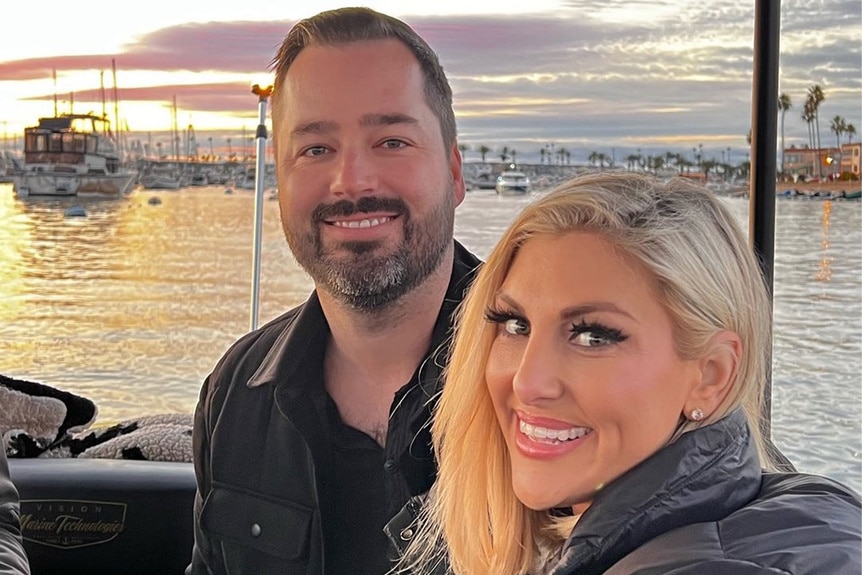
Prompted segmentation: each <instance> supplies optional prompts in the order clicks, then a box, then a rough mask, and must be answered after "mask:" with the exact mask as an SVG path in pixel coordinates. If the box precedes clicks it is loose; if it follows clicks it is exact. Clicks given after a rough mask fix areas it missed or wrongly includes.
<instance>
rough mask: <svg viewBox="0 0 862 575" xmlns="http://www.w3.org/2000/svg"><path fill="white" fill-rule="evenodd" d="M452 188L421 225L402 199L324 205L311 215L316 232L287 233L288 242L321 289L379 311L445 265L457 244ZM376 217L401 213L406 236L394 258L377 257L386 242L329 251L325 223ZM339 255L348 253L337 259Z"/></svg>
mask: <svg viewBox="0 0 862 575" xmlns="http://www.w3.org/2000/svg"><path fill="white" fill-rule="evenodd" d="M449 188H450V189H449V190H447V193H446V194H444V198H443V199H442V201H441V202H440V203H438V204H437V205H436V206H434V208H433V210H432V211H431V212H430V213H429V215H428V217H427V218H425V219H424V220H419V221H417V220H414V219H413V218H412V217H411V215H410V212H409V210H408V208H407V205H406V204H405V203H404V201H403V200H401V199H400V198H377V197H363V198H360V199H359V201H357V202H355V203H354V202H350V201H348V200H341V201H339V202H335V203H332V204H321V205H319V206H317V208H315V210H314V212H313V213H312V216H311V231H309V232H308V233H297V232H296V231H294V230H290V229H287V228H285V236H286V238H287V243H288V245H289V246H290V249H291V251H292V252H293V255H294V257H295V258H296V261H297V262H298V263H299V265H300V266H302V268H303V269H304V270H305V271H306V272H307V273H308V275H310V276H311V278H312V279H313V280H314V283H315V285H317V287H319V288H321V289H324V290H326V291H327V292H328V293H330V294H331V295H333V296H334V297H335V298H337V299H338V300H340V301H342V302H343V303H345V304H347V305H349V306H351V307H352V308H354V309H357V310H364V311H374V310H377V309H380V308H382V307H384V306H386V305H388V304H390V303H392V302H394V301H396V300H398V299H399V298H401V297H402V296H403V295H405V294H407V293H409V292H410V291H412V290H413V289H414V288H416V287H417V286H419V285H420V284H421V283H422V282H423V281H424V280H425V278H427V277H428V276H429V275H431V274H432V273H433V272H434V271H436V270H437V268H438V267H439V266H440V262H441V261H442V260H443V256H444V255H445V253H446V250H447V249H448V248H449V246H450V245H451V243H452V241H453V238H452V234H453V226H454V220H455V203H454V190H453V189H452V186H451V185H450V186H449ZM371 212H386V213H392V214H396V215H397V216H398V219H399V220H400V221H401V226H402V229H403V235H404V237H403V239H402V241H401V243H400V244H399V245H398V246H397V247H396V248H395V252H394V253H387V254H381V255H375V254H374V252H375V250H376V249H378V248H379V247H380V246H381V244H382V243H383V242H382V241H378V240H372V241H350V242H340V243H339V244H338V245H337V246H334V247H333V248H330V249H327V248H326V247H324V245H323V240H322V238H321V225H322V222H323V221H324V220H325V219H331V218H333V217H338V216H340V217H346V216H351V215H353V214H356V213H371ZM323 225H326V224H323ZM384 225H388V224H384ZM339 250H341V251H347V252H348V253H347V254H342V255H338V254H336V253H335V252H337V251H339Z"/></svg>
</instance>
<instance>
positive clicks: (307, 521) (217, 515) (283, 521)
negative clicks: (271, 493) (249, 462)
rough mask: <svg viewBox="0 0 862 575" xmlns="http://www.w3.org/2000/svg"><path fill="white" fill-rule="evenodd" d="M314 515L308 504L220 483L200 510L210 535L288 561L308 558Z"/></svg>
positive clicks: (202, 521)
mask: <svg viewBox="0 0 862 575" xmlns="http://www.w3.org/2000/svg"><path fill="white" fill-rule="evenodd" d="M312 518H313V511H312V510H311V509H310V508H308V507H304V506H301V505H298V504H296V503H293V502H290V501H286V500H283V499H276V498H271V497H266V496H264V495H261V494H258V493H250V492H247V491H242V490H239V489H236V488H234V487H228V486H225V485H218V484H217V485H214V486H213V489H212V491H211V492H210V494H209V496H208V497H207V499H206V501H205V502H204V505H203V509H202V511H201V523H202V525H203V528H204V529H205V530H206V531H208V532H209V533H210V534H211V535H213V536H215V537H217V538H220V539H222V540H223V541H224V542H225V543H233V544H237V545H241V546H243V547H247V548H250V549H253V550H256V551H258V552H261V551H262V552H263V553H265V554H267V555H270V556H272V557H276V558H279V559H284V560H287V561H301V560H303V559H305V560H307V558H308V551H309V539H310V536H311V535H310V534H311V524H312ZM226 559H227V557H226ZM228 562H230V561H228Z"/></svg>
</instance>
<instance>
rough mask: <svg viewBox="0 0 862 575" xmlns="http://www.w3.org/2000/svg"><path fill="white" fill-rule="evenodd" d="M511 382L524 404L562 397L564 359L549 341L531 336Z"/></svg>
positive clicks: (533, 403) (516, 394)
mask: <svg viewBox="0 0 862 575" xmlns="http://www.w3.org/2000/svg"><path fill="white" fill-rule="evenodd" d="M522 349H523V353H522V355H521V360H520V362H519V363H518V367H517V370H516V371H515V376H514V378H513V381H512V387H513V391H514V393H515V396H516V397H517V398H518V399H519V400H520V401H521V402H522V403H524V404H525V405H535V404H537V403H542V402H547V401H553V400H555V399H559V398H560V397H562V395H563V392H564V384H563V380H562V373H561V369H562V358H561V357H560V356H559V353H558V350H557V349H556V346H554V344H553V343H552V342H550V341H546V340H544V341H543V340H542V339H539V338H535V337H530V339H529V341H528V342H527V345H526V346H524V347H523V348H522Z"/></svg>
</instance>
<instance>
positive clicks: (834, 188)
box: [775, 180, 862, 193]
mask: <svg viewBox="0 0 862 575" xmlns="http://www.w3.org/2000/svg"><path fill="white" fill-rule="evenodd" d="M860 188H862V182H860V181H859V180H856V181H843V182H776V183H775V191H776V192H779V193H781V192H783V191H785V190H799V191H800V192H810V191H829V192H853V191H856V190H858V189H860Z"/></svg>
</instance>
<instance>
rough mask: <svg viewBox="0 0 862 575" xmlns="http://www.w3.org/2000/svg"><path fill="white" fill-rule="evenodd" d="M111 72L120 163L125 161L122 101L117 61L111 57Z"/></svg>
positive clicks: (115, 129)
mask: <svg viewBox="0 0 862 575" xmlns="http://www.w3.org/2000/svg"><path fill="white" fill-rule="evenodd" d="M111 73H112V74H113V77H114V132H115V133H116V135H117V136H116V137H117V155H118V156H120V163H122V162H123V143H122V141H121V138H120V102H119V97H118V93H117V61H116V60H115V59H114V58H111Z"/></svg>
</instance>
